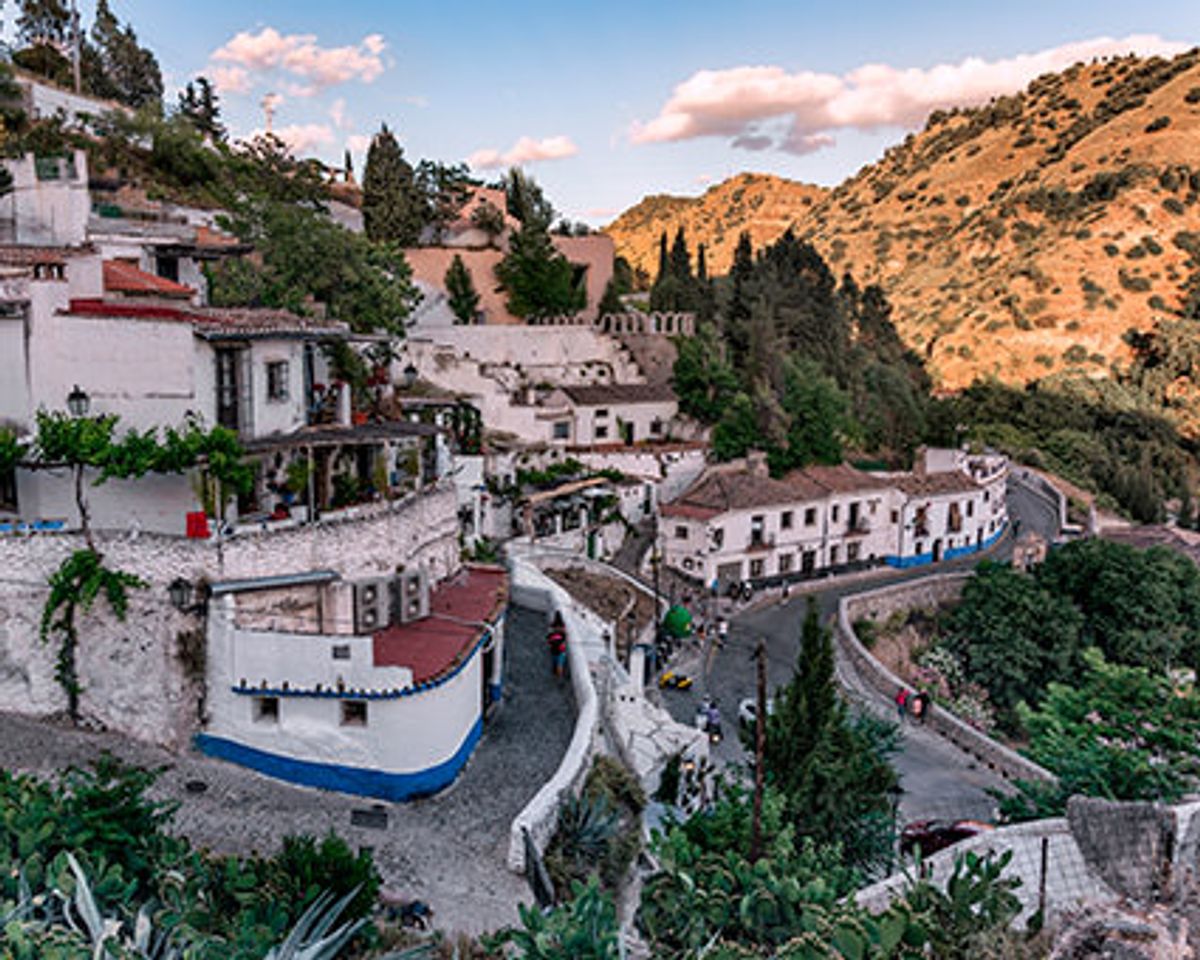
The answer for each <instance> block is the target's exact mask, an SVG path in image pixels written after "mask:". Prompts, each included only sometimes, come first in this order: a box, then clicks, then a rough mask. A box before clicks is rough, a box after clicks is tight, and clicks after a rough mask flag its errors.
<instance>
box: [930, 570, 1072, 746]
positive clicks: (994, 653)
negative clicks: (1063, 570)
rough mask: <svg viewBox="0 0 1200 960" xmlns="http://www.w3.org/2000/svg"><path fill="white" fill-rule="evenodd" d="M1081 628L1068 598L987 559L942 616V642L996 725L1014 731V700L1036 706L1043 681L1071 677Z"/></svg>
mask: <svg viewBox="0 0 1200 960" xmlns="http://www.w3.org/2000/svg"><path fill="white" fill-rule="evenodd" d="M1082 626H1083V618H1082V617H1081V616H1080V614H1079V611H1078V610H1077V609H1076V608H1075V606H1074V605H1073V604H1072V603H1071V601H1070V599H1069V598H1068V597H1066V596H1063V595H1062V594H1061V593H1058V592H1056V591H1053V590H1046V589H1044V588H1043V587H1042V586H1041V585H1040V584H1039V583H1038V581H1037V580H1035V579H1034V578H1033V577H1029V576H1026V575H1025V574H1022V573H1019V572H1017V571H1016V570H1014V569H1013V568H1012V567H1011V566H1007V565H1003V564H997V563H993V562H991V561H989V560H985V561H983V563H981V564H980V565H979V566H978V567H977V568H976V570H975V575H974V576H973V577H971V579H970V580H968V581H967V583H966V585H965V586H964V587H963V592H962V597H961V599H960V601H959V603H958V605H957V606H956V607H955V608H954V610H952V611H951V613H950V614H949V616H948V617H947V618H946V622H945V628H944V631H943V633H942V640H941V642H942V643H943V644H944V645H945V647H946V648H947V649H948V650H950V652H951V653H953V654H954V655H955V657H956V658H957V659H958V662H959V663H960V664H961V665H962V668H963V673H964V675H965V677H966V679H967V680H968V681H970V682H972V683H978V684H980V685H981V686H983V687H984V688H986V690H987V691H988V699H989V700H990V701H991V703H992V704H993V705H994V706H995V708H996V710H997V720H998V722H999V724H1000V726H1001V728H1002V729H1005V730H1007V731H1009V732H1015V731H1016V730H1017V728H1018V725H1019V718H1018V715H1017V712H1016V710H1017V704H1019V703H1021V702H1023V701H1024V702H1027V703H1031V704H1036V703H1039V702H1040V701H1041V696H1042V692H1043V691H1044V690H1045V687H1046V684H1047V683H1048V682H1050V681H1054V680H1065V679H1067V678H1069V677H1071V676H1074V675H1075V674H1076V672H1077V670H1078V667H1079V663H1080V661H1079V655H1080V650H1081V644H1080V631H1081V628H1082Z"/></svg>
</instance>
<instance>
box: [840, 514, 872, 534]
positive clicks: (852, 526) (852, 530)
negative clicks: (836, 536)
mask: <svg viewBox="0 0 1200 960" xmlns="http://www.w3.org/2000/svg"><path fill="white" fill-rule="evenodd" d="M870 532H871V523H870V521H868V520H867V518H866V517H857V518H855V519H853V520H851V521H850V522H849V523H847V524H846V536H848V537H862V536H866V535H867V534H868V533H870Z"/></svg>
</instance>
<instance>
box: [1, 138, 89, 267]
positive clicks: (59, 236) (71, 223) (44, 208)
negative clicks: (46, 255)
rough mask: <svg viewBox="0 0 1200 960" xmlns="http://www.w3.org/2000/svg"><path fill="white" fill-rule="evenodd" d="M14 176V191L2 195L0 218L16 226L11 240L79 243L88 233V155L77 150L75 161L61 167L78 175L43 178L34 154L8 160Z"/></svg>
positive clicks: (64, 244) (61, 243) (6, 161)
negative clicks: (38, 173) (40, 176)
mask: <svg viewBox="0 0 1200 960" xmlns="http://www.w3.org/2000/svg"><path fill="white" fill-rule="evenodd" d="M4 166H5V168H6V169H7V170H8V172H9V173H10V174H11V175H12V178H13V189H12V192H11V193H9V194H8V195H7V196H5V197H3V198H0V221H4V220H7V221H10V222H11V223H12V224H13V226H14V228H15V229H14V232H13V233H12V234H11V242H15V243H22V244H36V245H42V246H70V247H77V246H79V245H80V244H82V243H83V242H84V240H85V239H86V236H87V222H88V214H89V213H90V212H91V203H92V201H91V195H90V193H89V192H88V167H87V155H86V154H85V153H84V152H83V151H82V150H76V151H75V152H74V155H73V163H72V161H67V160H63V161H60V162H59V164H58V169H59V171H60V172H61V173H63V174H69V173H70V171H71V170H72V169H73V170H74V176H69V175H68V176H64V177H60V178H55V179H46V180H39V179H38V177H37V168H36V161H35V160H34V157H33V154H26V155H25V156H23V157H14V158H11V159H8V160H5V161H4Z"/></svg>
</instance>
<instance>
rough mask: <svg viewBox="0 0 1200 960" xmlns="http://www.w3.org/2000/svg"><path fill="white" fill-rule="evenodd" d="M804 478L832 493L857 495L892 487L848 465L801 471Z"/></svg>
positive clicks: (817, 467) (806, 468)
mask: <svg viewBox="0 0 1200 960" xmlns="http://www.w3.org/2000/svg"><path fill="white" fill-rule="evenodd" d="M800 473H801V474H803V476H804V477H806V478H807V479H808V480H811V481H812V482H813V483H816V484H818V485H820V486H822V487H824V488H825V489H826V490H828V491H829V492H830V493H856V492H857V491H859V490H880V489H883V488H885V487H890V486H892V483H891V482H890V481H887V480H884V479H882V478H880V477H876V476H872V475H871V474H869V473H867V472H865V471H863V470H856V469H855V468H854V467H852V466H850V464H848V463H838V464H834V465H833V466H822V465H819V464H818V465H816V466H812V467H805V468H804V469H803V470H801V471H800Z"/></svg>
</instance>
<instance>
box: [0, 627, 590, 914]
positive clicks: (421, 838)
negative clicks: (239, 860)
mask: <svg viewBox="0 0 1200 960" xmlns="http://www.w3.org/2000/svg"><path fill="white" fill-rule="evenodd" d="M506 627H507V648H506V659H507V663H506V671H505V672H506V677H505V691H504V701H503V705H502V707H501V708H500V709H499V710H498V711H497V712H496V714H495V716H494V717H493V719H492V720H491V721H490V722H489V723H488V724H487V725H486V726H485V728H484V735H483V738H482V740H481V741H480V744H479V746H478V747H477V749H476V751H475V755H474V756H473V758H472V759H471V762H470V763H469V764H468V766H467V768H466V770H464V771H463V774H462V776H460V777H459V779H458V781H457V782H456V783H455V784H454V785H453V786H451V787H450V788H449V789H447V790H446V791H443V792H442V793H441V794H439V795H438V796H435V797H430V798H427V799H425V800H418V801H415V802H413V803H408V804H384V805H382V806H383V808H384V809H385V810H386V811H387V813H388V827H387V829H384V830H375V829H366V828H362V827H355V826H351V824H350V812H351V811H352V810H355V809H363V808H369V807H371V806H372V801H370V800H369V799H367V798H363V797H348V796H343V795H341V794H335V793H326V792H323V791H318V790H311V789H307V788H303V787H293V786H289V785H287V784H284V783H281V782H279V781H276V780H271V779H269V778H267V777H263V776H260V775H259V774H256V773H253V772H251V771H248V770H244V769H242V768H241V767H237V766H234V765H232V764H227V763H222V762H220V761H217V760H212V759H210V758H208V757H204V756H201V755H199V754H197V753H194V752H191V751H189V752H188V753H186V754H184V755H176V754H173V753H171V752H169V751H167V750H163V749H159V748H157V747H151V746H147V745H146V744H142V743H137V742H134V741H131V740H128V739H126V738H123V737H120V736H117V735H115V734H111V733H90V732H86V731H81V730H74V729H71V728H70V727H67V726H62V725H58V724H53V723H47V722H40V721H35V720H31V719H28V718H25V717H20V716H16V715H13V714H3V713H0V766H3V767H6V768H8V769H12V770H23V771H29V772H34V773H38V774H41V775H51V774H53V773H54V772H55V771H57V770H61V769H63V768H65V767H68V766H71V765H85V764H86V763H87V762H88V761H89V760H90V759H92V758H93V757H96V756H98V755H99V754H100V752H101V751H103V750H108V751H110V752H111V753H113V754H115V755H116V756H118V757H121V758H123V759H125V760H127V761H129V762H132V763H136V764H139V765H142V766H149V767H160V766H165V767H166V768H167V769H166V771H165V772H164V773H163V776H162V778H161V779H160V780H159V783H158V785H157V787H156V791H157V792H158V793H159V794H160V795H162V796H165V797H171V798H173V799H176V800H178V801H179V802H180V804H181V806H180V809H179V813H178V814H177V816H176V821H175V822H176V827H177V829H178V830H179V831H180V832H181V833H183V834H184V835H186V836H187V837H189V838H190V839H191V840H192V842H193V843H195V844H197V845H198V846H201V847H206V848H208V849H211V850H213V851H216V852H220V853H240V854H245V853H249V852H251V851H257V852H260V853H268V852H272V851H273V850H274V849H275V848H276V847H277V846H278V845H279V843H280V842H281V840H282V838H283V837H285V836H287V835H289V834H312V835H316V836H322V835H324V834H326V833H328V832H329V831H330V830H333V831H335V832H336V833H338V834H339V835H340V836H342V837H344V838H345V839H346V841H347V842H348V843H350V844H351V845H352V846H353V847H355V848H357V847H362V846H367V847H371V848H372V850H373V851H374V855H375V860H376V863H377V864H378V866H379V869H380V872H381V873H382V875H383V878H384V884H385V886H387V887H388V888H389V889H391V890H394V891H396V892H397V893H398V894H400V895H402V896H404V897H419V898H421V899H423V900H425V901H427V902H428V903H429V904H430V905H431V906H432V907H433V910H434V922H435V925H436V926H437V927H439V928H442V929H445V930H451V931H453V930H462V931H464V932H468V933H480V932H483V931H487V930H493V929H495V928H497V927H499V926H502V925H504V924H507V923H514V922H516V920H517V909H516V907H517V904H518V903H519V902H522V901H524V902H528V901H530V900H531V899H532V898H531V896H530V894H529V890H528V888H527V886H526V885H525V882H524V880H523V879H522V878H520V877H518V876H516V875H515V874H512V873H510V872H509V871H508V869H507V867H506V866H505V858H506V855H507V852H508V836H509V826H510V824H511V822H512V818H513V817H514V816H515V815H516V814H517V813H518V812H519V811H520V809H521V808H522V807H523V806H524V805H525V804H526V803H527V802H528V801H529V800H530V798H532V797H533V795H534V794H535V793H536V792H537V791H538V789H539V788H540V787H541V785H542V784H543V783H544V782H545V781H546V780H548V779H549V778H550V775H551V774H552V773H553V772H554V770H555V769H556V768H557V766H558V763H559V761H560V760H561V758H562V754H563V751H564V750H565V749H566V747H567V744H568V742H569V741H570V738H571V730H572V726H573V724H574V708H573V706H572V704H571V699H570V693H569V690H568V686H567V685H566V684H565V683H561V682H556V681H555V680H554V678H553V677H552V676H551V674H550V669H549V664H548V660H547V653H546V649H545V643H544V637H545V620H544V617H543V615H542V614H540V613H537V612H534V611H530V610H526V609H523V608H520V607H510V608H509V611H508V618H507V624H506ZM192 780H196V781H201V782H203V783H204V784H205V785H206V788H205V790H204V792H203V793H199V794H194V793H189V792H188V791H187V790H185V788H184V785H185V784H186V783H187V782H188V781H192Z"/></svg>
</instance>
